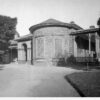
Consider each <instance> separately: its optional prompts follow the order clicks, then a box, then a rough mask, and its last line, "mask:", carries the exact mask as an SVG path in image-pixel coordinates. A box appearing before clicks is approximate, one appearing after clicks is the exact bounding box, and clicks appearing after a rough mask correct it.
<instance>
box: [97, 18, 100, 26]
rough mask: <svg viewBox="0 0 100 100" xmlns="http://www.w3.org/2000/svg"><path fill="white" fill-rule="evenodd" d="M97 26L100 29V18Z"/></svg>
mask: <svg viewBox="0 0 100 100" xmlns="http://www.w3.org/2000/svg"><path fill="white" fill-rule="evenodd" d="M97 25H98V26H99V28H100V18H99V19H98V21H97Z"/></svg>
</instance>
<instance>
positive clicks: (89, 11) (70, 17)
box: [0, 0, 100, 35]
mask: <svg viewBox="0 0 100 100" xmlns="http://www.w3.org/2000/svg"><path fill="white" fill-rule="evenodd" d="M0 14H1V15H6V16H10V17H17V18H18V25H17V31H18V32H19V33H20V35H26V34H28V33H29V27H30V26H32V25H35V24H37V23H40V22H43V21H45V20H47V19H49V18H54V19H57V20H60V21H63V22H67V23H68V22H70V21H75V23H76V24H78V25H80V26H81V27H83V28H88V27H89V26H90V25H95V26H96V21H97V19H98V17H99V16H100V0H0ZM96 27H97V26H96Z"/></svg>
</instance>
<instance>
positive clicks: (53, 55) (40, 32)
mask: <svg viewBox="0 0 100 100" xmlns="http://www.w3.org/2000/svg"><path fill="white" fill-rule="evenodd" d="M32 34H33V51H34V52H33V60H34V63H37V62H41V61H44V62H48V63H56V61H57V60H58V59H59V58H61V57H63V56H65V55H66V54H67V55H70V54H72V53H73V50H70V49H73V48H70V47H71V46H72V41H71V39H70V36H69V34H70V30H69V29H68V28H65V27H57V26H52V27H43V28H39V29H37V30H35V31H34V32H33V33H32Z"/></svg>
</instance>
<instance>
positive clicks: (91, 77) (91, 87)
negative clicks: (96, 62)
mask: <svg viewBox="0 0 100 100" xmlns="http://www.w3.org/2000/svg"><path fill="white" fill-rule="evenodd" d="M65 78H66V79H67V81H68V82H70V83H71V85H73V87H74V88H75V89H76V91H77V92H79V94H80V95H81V96H85V97H100V71H94V72H93V71H87V72H79V73H73V74H70V75H67V76H65Z"/></svg>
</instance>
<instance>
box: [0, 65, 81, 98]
mask: <svg viewBox="0 0 100 100" xmlns="http://www.w3.org/2000/svg"><path fill="white" fill-rule="evenodd" d="M73 72H76V70H73V69H69V68H61V67H54V66H50V67H46V66H45V67H37V66H31V65H27V64H26V65H18V64H10V65H7V66H6V67H5V69H4V70H1V71H0V96H1V97H2V96H4V97H73V96H74V97H75V96H79V94H78V93H77V92H76V91H75V89H74V88H73V87H72V86H71V85H70V84H69V83H68V82H67V81H66V80H65V79H64V76H65V75H67V74H70V73H73Z"/></svg>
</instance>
